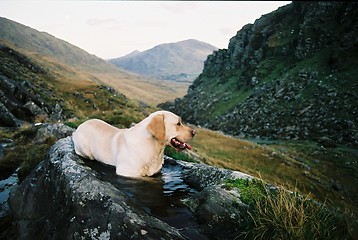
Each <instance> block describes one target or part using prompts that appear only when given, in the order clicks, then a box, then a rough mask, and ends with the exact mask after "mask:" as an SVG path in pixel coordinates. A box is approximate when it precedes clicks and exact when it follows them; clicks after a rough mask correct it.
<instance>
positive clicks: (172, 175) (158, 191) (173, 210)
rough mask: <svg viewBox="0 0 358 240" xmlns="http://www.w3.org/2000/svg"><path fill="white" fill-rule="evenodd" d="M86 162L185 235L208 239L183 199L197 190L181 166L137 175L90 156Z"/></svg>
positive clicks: (103, 177)
mask: <svg viewBox="0 0 358 240" xmlns="http://www.w3.org/2000/svg"><path fill="white" fill-rule="evenodd" d="M85 164H86V165H87V166H89V167H90V168H91V169H93V170H95V171H96V172H97V173H98V174H99V178H100V179H101V180H102V181H107V182H110V183H111V184H113V185H114V186H115V187H116V188H117V189H119V190H121V191H123V192H125V193H126V194H127V196H128V197H130V198H131V200H133V202H134V204H136V205H138V207H140V208H141V209H143V210H144V211H145V212H146V213H148V214H150V215H152V216H154V217H156V218H158V219H160V220H162V221H164V222H166V223H168V224H169V225H171V226H172V227H175V228H177V229H178V230H179V231H180V233H181V234H182V235H183V236H185V237H187V238H189V239H207V238H206V237H205V236H203V235H201V234H200V233H199V232H198V231H197V229H196V228H198V224H197V222H196V221H195V218H194V216H193V214H192V213H191V212H190V210H189V209H188V208H187V207H186V206H185V205H184V204H183V203H182V202H181V200H182V199H184V198H187V197H189V196H190V195H191V194H193V193H195V192H196V190H195V189H193V188H191V187H190V186H189V185H188V184H186V183H185V182H184V181H183V179H182V176H181V167H179V166H175V165H171V164H164V166H163V168H162V170H161V172H160V173H159V174H156V175H155V176H152V177H144V178H138V179H134V178H126V177H121V176H118V175H116V173H115V167H113V166H109V165H105V164H102V163H99V162H96V161H89V160H85Z"/></svg>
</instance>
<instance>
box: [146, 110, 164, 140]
mask: <svg viewBox="0 0 358 240" xmlns="http://www.w3.org/2000/svg"><path fill="white" fill-rule="evenodd" d="M147 129H148V131H149V132H150V133H151V134H152V135H153V137H155V138H156V139H158V140H160V141H162V140H164V139H165V124H164V115H163V114H157V115H155V116H154V117H152V119H151V120H150V122H149V124H148V126H147Z"/></svg>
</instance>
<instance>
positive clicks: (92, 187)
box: [9, 126, 252, 239]
mask: <svg viewBox="0 0 358 240" xmlns="http://www.w3.org/2000/svg"><path fill="white" fill-rule="evenodd" d="M59 127H60V126H59ZM55 129H56V128H55ZM85 161H86V160H85ZM89 163H91V164H89ZM86 164H87V165H86ZM86 164H85V162H84V160H83V159H82V158H80V157H79V156H77V155H76V154H75V152H74V147H73V142H72V138H71V137H67V138H63V139H61V140H59V141H58V142H57V143H56V144H55V145H54V146H53V147H52V148H51V149H50V151H49V154H48V157H47V159H46V160H44V161H43V162H41V163H40V164H39V166H38V167H37V168H36V169H35V170H34V171H33V172H32V173H31V174H30V175H29V176H28V177H27V178H26V179H25V180H24V181H23V182H22V183H21V184H20V185H19V186H18V187H17V188H16V189H14V190H13V191H12V192H11V194H10V201H9V202H10V206H11V208H12V211H13V213H14V219H15V222H16V225H17V229H18V233H19V239H185V238H188V237H189V238H195V239H208V238H209V239H232V238H233V237H236V236H239V235H240V232H241V231H242V230H243V228H244V227H245V225H244V224H245V222H246V219H248V217H249V216H248V215H247V208H248V207H247V205H245V204H243V203H241V201H240V199H239V194H238V193H237V192H236V193H235V192H230V191H227V190H226V189H224V188H223V187H222V183H223V181H225V179H232V178H252V177H251V176H249V175H246V174H243V173H240V172H235V171H231V170H225V169H220V168H216V167H212V166H207V165H205V164H195V163H187V162H182V161H176V160H174V159H171V158H169V157H166V158H165V168H163V169H166V170H168V169H174V171H175V174H169V175H167V177H169V178H171V177H173V176H174V175H176V174H177V173H180V175H181V180H182V181H184V182H185V184H188V185H190V186H193V187H194V188H195V189H196V191H197V193H195V194H190V195H189V197H188V196H186V197H184V198H186V199H182V201H183V202H184V204H186V205H187V206H188V208H189V209H190V210H191V211H192V215H191V216H192V217H190V216H189V218H188V217H187V218H184V220H182V221H190V222H189V226H188V223H183V224H182V225H183V226H184V225H185V227H178V228H176V227H173V226H174V225H173V224H171V225H172V226H170V225H169V224H168V223H170V222H168V221H167V220H166V221H167V222H168V223H167V222H164V220H165V219H167V217H166V216H164V218H161V217H160V216H158V215H156V213H155V211H154V212H153V211H147V210H145V209H146V207H143V206H140V205H139V204H138V203H141V202H146V201H147V199H139V201H135V199H133V197H131V196H130V195H128V189H126V188H128V186H123V187H118V185H116V184H115V183H113V182H110V181H108V179H110V177H109V178H108V177H106V176H105V175H103V173H102V172H101V171H99V170H97V169H96V168H93V166H92V164H97V165H96V166H98V165H99V164H100V163H96V162H92V161H89V162H86ZM88 164H89V165H88ZM89 166H91V168H90V167H89ZM95 169H96V170H95ZM111 170H112V169H111ZM115 179H118V177H115ZM151 179H153V180H151ZM163 179H164V177H163ZM157 180H158V179H155V178H148V179H147V181H157ZM181 180H180V181H181ZM115 181H117V180H115ZM144 185H146V186H147V187H146V188H145V189H143V188H140V189H137V190H135V189H134V190H133V191H132V192H135V191H147V192H151V193H150V194H149V195H148V194H147V193H146V194H142V195H141V196H144V197H145V196H148V197H150V196H152V197H153V196H154V197H155V196H156V195H157V193H158V194H160V192H162V191H165V188H166V187H165V186H159V188H158V189H157V188H155V189H154V188H151V187H150V186H153V185H150V184H149V185H148V184H147V183H145V184H144ZM182 185H183V184H180V186H182ZM121 186H122V185H121ZM148 186H149V187H148ZM157 187H158V186H157ZM175 187H176V186H174V188H175ZM160 188H163V189H160ZM153 194H154V195H153ZM162 194H163V193H162ZM158 199H160V197H159V198H158ZM161 201H162V202H161V203H159V205H158V207H159V210H158V211H159V212H160V211H163V209H164V206H162V205H163V204H165V201H167V200H166V199H161ZM233 203H235V204H233ZM183 206H184V205H183ZM187 211H188V212H190V211H189V210H187ZM155 216H156V217H155ZM174 217H175V216H174ZM160 219H162V220H160ZM192 219H194V220H192ZM179 221H180V220H179ZM192 221H193V222H192ZM191 224H192V225H191ZM183 228H185V229H183Z"/></svg>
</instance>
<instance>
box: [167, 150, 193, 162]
mask: <svg viewBox="0 0 358 240" xmlns="http://www.w3.org/2000/svg"><path fill="white" fill-rule="evenodd" d="M164 154H165V155H167V156H169V157H171V158H174V159H177V160H182V161H186V162H196V161H195V159H193V158H192V157H190V156H189V154H187V153H185V152H180V151H177V150H175V149H174V148H172V147H169V146H166V147H165V149H164Z"/></svg>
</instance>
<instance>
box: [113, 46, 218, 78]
mask: <svg viewBox="0 0 358 240" xmlns="http://www.w3.org/2000/svg"><path fill="white" fill-rule="evenodd" d="M217 49H218V48H217V47H214V46H212V45H210V44H208V43H205V42H201V41H198V40H194V39H189V40H184V41H180V42H176V43H164V44H160V45H158V46H155V47H153V48H151V49H149V50H146V51H143V52H139V51H134V52H132V53H130V54H128V55H126V56H123V57H120V58H115V59H111V60H109V62H110V63H113V64H114V65H116V66H118V67H120V68H122V69H125V70H127V71H130V72H133V73H136V74H139V75H143V76H148V77H153V78H156V79H162V80H174V81H184V82H192V81H193V80H194V79H195V78H196V77H197V76H198V75H199V74H200V73H201V71H202V70H203V66H204V61H205V60H206V58H207V56H208V55H209V54H211V53H212V52H213V51H215V50H217Z"/></svg>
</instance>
